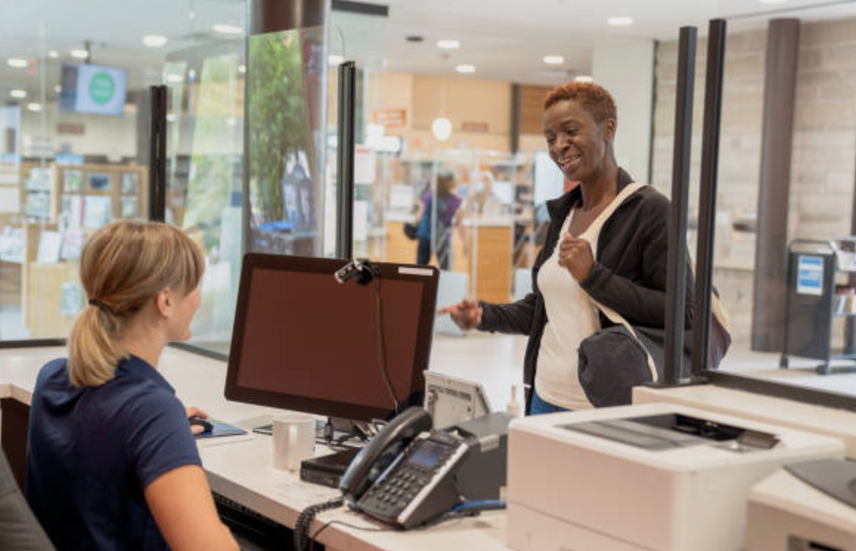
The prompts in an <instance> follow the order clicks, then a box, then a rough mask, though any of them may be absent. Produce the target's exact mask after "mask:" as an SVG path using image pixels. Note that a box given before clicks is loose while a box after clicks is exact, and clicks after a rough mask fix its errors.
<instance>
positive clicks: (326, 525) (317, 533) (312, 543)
mask: <svg viewBox="0 0 856 551" xmlns="http://www.w3.org/2000/svg"><path fill="white" fill-rule="evenodd" d="M334 524H340V525H342V526H347V527H348V528H353V529H354V530H362V531H364V532H395V531H396V530H395V529H394V528H374V527H371V528H370V527H367V526H357V525H356V524H349V523H347V522H345V521H344V520H331V521H330V522H327V523H324V526H322V527H321V528H319V529H318V530H315V533H314V534H312V537H311V539H310V542H309V551H314V549H315V540H316V539H318V536H320V535H321V532H323V531H324V530H326V529H327V528H329V527H331V526H333V525H334Z"/></svg>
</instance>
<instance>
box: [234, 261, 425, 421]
mask: <svg viewBox="0 0 856 551" xmlns="http://www.w3.org/2000/svg"><path fill="white" fill-rule="evenodd" d="M345 264H346V262H345V261H343V260H338V259H324V258H301V257H289V256H279V255H263V254H248V255H246V256H245V257H244V265H243V271H242V274H241V285H240V290H239V294H238V304H237V307H236V311H235V324H234V329H233V334H232V350H231V353H230V355H229V371H228V375H227V381H226V397H227V398H228V399H231V400H239V401H244V402H251V403H255V404H262V405H268V406H274V407H282V408H287V409H294V410H298V411H306V412H309V413H315V414H319V415H331V416H337V417H347V418H351V419H362V420H368V419H372V418H386V417H390V416H392V414H393V413H394V406H393V401H392V398H391V397H390V395H389V392H388V390H387V387H386V385H385V383H384V380H383V376H382V372H381V367H380V362H379V349H378V343H379V338H378V337H379V335H378V319H377V318H378V315H377V314H378V312H377V297H376V294H375V293H376V292H379V294H380V299H381V307H382V310H381V313H382V322H383V323H382V331H383V343H384V352H385V354H384V356H385V362H386V369H387V372H388V373H389V377H390V380H391V382H392V386H393V389H394V391H395V395H396V398H397V399H398V401H399V402H400V403H401V404H402V405H405V404H412V403H414V402H416V401H418V400H420V399H421V393H422V391H423V390H424V386H425V383H424V378H423V376H422V372H423V371H424V370H425V369H427V368H428V358H429V354H430V348H431V337H432V331H433V322H434V308H435V302H436V292H437V278H438V272H437V270H436V268H432V267H426V266H410V265H398V264H387V263H376V264H375V266H377V267H379V268H380V271H381V273H380V277H378V278H377V279H376V280H375V281H372V282H370V283H369V284H368V285H359V284H358V283H357V282H356V280H355V279H351V280H348V281H346V282H345V283H344V284H340V283H339V282H337V281H336V279H335V278H334V277H333V274H334V273H335V272H336V271H337V270H338V269H340V268H342V267H343V266H344V265H345Z"/></svg>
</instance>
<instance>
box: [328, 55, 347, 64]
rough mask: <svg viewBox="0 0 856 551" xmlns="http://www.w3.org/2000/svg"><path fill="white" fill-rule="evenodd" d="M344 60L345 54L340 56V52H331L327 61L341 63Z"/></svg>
mask: <svg viewBox="0 0 856 551" xmlns="http://www.w3.org/2000/svg"><path fill="white" fill-rule="evenodd" d="M343 61H345V58H344V56H340V55H338V54H330V55H329V56H327V63H329V64H330V65H339V64H340V63H342V62H343Z"/></svg>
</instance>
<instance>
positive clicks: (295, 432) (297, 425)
mask: <svg viewBox="0 0 856 551" xmlns="http://www.w3.org/2000/svg"><path fill="white" fill-rule="evenodd" d="M314 454H315V417H314V416H312V415H309V414H308V413H286V414H282V415H278V416H276V417H274V419H273V466H274V468H275V469H280V470H288V471H296V470H297V469H299V468H300V462H301V461H303V460H304V459H309V458H310V457H312V456H313V455H314Z"/></svg>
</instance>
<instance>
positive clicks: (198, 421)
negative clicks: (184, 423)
mask: <svg viewBox="0 0 856 551" xmlns="http://www.w3.org/2000/svg"><path fill="white" fill-rule="evenodd" d="M193 425H198V426H200V427H202V432H211V431H212V430H213V429H214V425H212V424H211V421H208V420H207V419H206V418H205V417H200V416H198V415H194V416H192V417H190V426H193Z"/></svg>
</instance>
